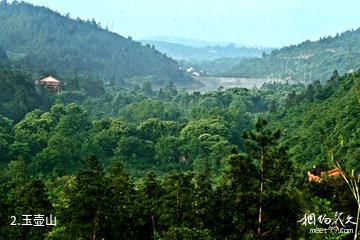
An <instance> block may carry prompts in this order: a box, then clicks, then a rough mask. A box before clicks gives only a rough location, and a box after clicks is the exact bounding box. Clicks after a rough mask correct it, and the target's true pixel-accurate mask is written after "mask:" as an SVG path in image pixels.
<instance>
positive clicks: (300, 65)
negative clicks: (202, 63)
mask: <svg viewBox="0 0 360 240" xmlns="http://www.w3.org/2000/svg"><path fill="white" fill-rule="evenodd" d="M359 40H360V29H357V30H355V31H346V32H344V33H342V34H337V35H336V36H335V37H324V38H321V39H320V40H319V41H309V40H308V41H305V42H303V43H301V44H298V45H293V46H289V47H284V48H281V49H279V50H274V51H272V53H271V54H269V55H264V56H263V58H261V59H247V60H245V61H242V62H241V63H240V64H238V65H237V66H234V67H233V68H232V69H231V70H229V71H226V72H224V73H222V74H221V75H222V76H231V77H274V78H292V79H297V80H301V81H305V82H311V81H314V80H320V81H325V80H326V79H328V78H329V77H330V76H331V73H332V72H333V71H334V70H335V69H337V70H338V72H339V73H340V74H345V73H348V72H349V71H351V70H352V69H355V70H356V69H358V68H359V67H360V41H359Z"/></svg>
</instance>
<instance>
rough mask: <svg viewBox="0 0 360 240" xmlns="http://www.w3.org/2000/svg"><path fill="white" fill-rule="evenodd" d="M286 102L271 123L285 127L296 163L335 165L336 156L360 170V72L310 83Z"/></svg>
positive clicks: (309, 166)
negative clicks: (284, 109) (282, 109)
mask: <svg viewBox="0 0 360 240" xmlns="http://www.w3.org/2000/svg"><path fill="white" fill-rule="evenodd" d="M286 105H287V110H286V111H285V112H279V113H278V114H277V115H274V116H273V119H271V121H270V122H271V123H272V124H273V125H274V126H273V127H274V128H276V127H278V128H281V129H283V133H284V139H285V145H287V146H289V147H290V149H289V152H290V154H291V157H292V159H293V160H294V162H296V163H297V164H298V165H300V166H305V167H307V168H308V169H310V168H311V167H312V166H313V165H319V164H320V165H324V166H327V167H332V166H333V163H332V161H331V156H332V155H333V157H334V159H335V160H339V161H341V164H342V165H343V166H345V167H346V168H347V169H353V168H355V169H357V170H359V169H360V164H359V161H358V159H359V157H360V151H359V149H360V148H359V147H360V122H359V119H360V72H357V73H355V74H354V75H352V74H351V75H345V76H342V77H339V78H336V79H331V80H328V81H327V82H326V84H324V85H320V84H318V83H313V84H310V85H308V87H307V89H306V90H305V91H304V92H303V93H302V94H296V93H291V94H289V96H288V99H287V104H286Z"/></svg>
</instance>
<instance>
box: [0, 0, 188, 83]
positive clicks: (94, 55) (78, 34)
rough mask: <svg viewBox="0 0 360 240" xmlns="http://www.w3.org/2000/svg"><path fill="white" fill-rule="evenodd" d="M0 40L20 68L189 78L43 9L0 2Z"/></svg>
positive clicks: (90, 26)
mask: <svg viewBox="0 0 360 240" xmlns="http://www.w3.org/2000/svg"><path fill="white" fill-rule="evenodd" d="M0 29H1V31H0V43H1V46H2V48H4V49H5V50H6V51H7V53H8V56H9V58H10V59H11V60H13V61H16V62H17V64H20V65H21V67H22V68H27V69H28V70H29V69H31V70H32V71H34V70H35V69H38V70H44V71H55V72H57V73H60V74H68V75H69V74H70V75H71V74H77V75H84V76H88V75H92V76H96V77H98V78H100V79H103V80H109V79H112V80H114V78H115V80H118V81H120V80H123V79H126V78H130V77H134V76H149V75H152V76H154V77H153V79H156V81H157V83H164V82H166V81H169V80H172V81H174V82H176V83H178V84H185V83H186V82H189V81H191V80H190V79H189V78H188V77H187V76H185V75H184V73H183V72H181V71H179V69H178V65H177V63H176V62H175V61H173V60H172V59H170V58H168V57H166V56H165V55H163V54H162V53H160V52H158V51H157V50H155V49H152V48H150V47H146V46H142V45H141V43H139V42H135V41H133V40H132V39H131V38H128V39H127V38H124V37H122V36H120V35H118V34H115V33H112V32H109V31H107V30H104V29H102V28H101V26H100V25H99V24H97V23H96V22H95V21H94V20H92V21H82V20H80V19H77V20H73V19H70V18H69V17H65V16H62V15H60V14H59V13H56V12H53V11H51V10H50V9H47V8H45V7H35V6H33V5H31V4H27V3H23V2H22V3H18V2H13V3H12V4H11V5H5V4H0Z"/></svg>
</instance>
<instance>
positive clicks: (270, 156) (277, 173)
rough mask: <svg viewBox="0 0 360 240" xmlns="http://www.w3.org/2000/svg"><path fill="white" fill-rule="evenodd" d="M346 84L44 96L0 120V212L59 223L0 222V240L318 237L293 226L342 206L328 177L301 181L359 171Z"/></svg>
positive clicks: (341, 192)
mask: <svg viewBox="0 0 360 240" xmlns="http://www.w3.org/2000/svg"><path fill="white" fill-rule="evenodd" d="M359 79H360V74H359V73H356V74H354V75H346V76H343V77H340V76H338V75H337V74H336V73H334V74H333V77H332V78H331V79H329V80H328V81H327V82H326V83H325V84H323V85H321V84H320V82H315V83H313V84H311V85H309V86H306V87H304V86H302V85H298V86H292V85H287V84H267V85H265V86H264V87H263V88H261V89H254V90H246V89H229V90H225V91H217V92H213V93H207V94H204V95H201V94H199V93H193V94H189V93H187V92H182V91H177V89H176V87H175V86H174V85H168V86H167V87H166V88H164V89H161V90H158V91H151V90H149V89H148V88H143V89H136V90H133V91H129V90H126V89H122V88H118V89H117V94H116V95H114V96H112V95H106V97H102V98H93V99H90V100H87V101H85V102H81V101H78V102H79V103H81V105H79V104H76V103H70V104H66V102H67V101H69V102H72V101H71V100H70V99H71V98H70V99H69V98H68V96H66V95H58V96H57V98H58V99H57V102H56V104H54V105H53V106H52V108H51V109H50V110H49V111H41V110H34V111H32V112H30V113H28V114H27V115H26V116H25V117H24V118H23V119H22V120H21V121H20V122H18V123H13V122H11V121H9V120H8V119H6V118H4V117H0V126H1V127H0V153H1V162H0V166H1V167H2V169H3V171H1V174H0V179H1V180H2V181H1V183H0V196H2V197H1V198H0V199H1V201H0V204H1V206H2V207H1V208H0V214H1V216H7V215H9V216H12V215H16V216H18V215H21V214H22V212H23V211H37V212H41V213H44V214H48V213H53V214H56V216H57V218H58V219H60V220H61V221H59V223H58V225H57V226H55V227H53V228H49V227H48V228H28V229H29V231H18V229H22V228H21V227H23V226H19V227H14V226H10V225H9V223H7V222H6V218H5V220H2V221H3V222H4V224H2V225H0V234H1V235H0V236H4V237H5V239H9V238H10V236H11V237H14V236H16V238H17V239H39V236H41V237H40V239H45V238H48V239H59V238H60V239H64V238H65V239H66V238H86V237H87V236H89V235H91V236H97V237H101V238H104V239H168V240H170V239H176V238H180V239H255V238H258V237H259V235H261V238H262V239H269V240H270V239H286V238H288V237H291V238H292V239H324V235H322V234H311V233H309V226H303V225H302V224H300V223H298V221H299V220H300V219H301V218H303V216H304V214H306V213H309V212H313V213H314V214H316V215H320V214H323V213H324V212H326V214H327V216H329V217H331V218H332V216H336V215H335V214H336V212H338V211H342V212H343V213H344V215H345V216H347V215H351V216H352V215H353V213H354V212H355V211H356V205H355V204H354V203H355V202H354V200H353V198H352V195H351V192H350V191H348V190H347V185H346V183H345V182H344V181H343V180H342V178H341V177H340V178H335V179H330V178H329V179H327V178H325V177H324V179H323V181H322V182H321V183H320V184H314V183H308V180H307V179H306V172H307V171H308V170H309V169H310V168H311V166H312V165H321V166H322V167H323V168H324V169H329V168H332V167H333V166H334V163H333V160H338V161H340V164H341V166H342V167H343V170H344V173H345V174H350V172H354V173H357V172H358V171H359V169H360V165H359V162H358V161H357V159H358V158H359V157H360V156H359V151H358V149H359V144H360V143H359V129H360V126H359V122H358V119H359V118H360V102H359V100H360V98H359ZM62 102H65V104H64V103H62ZM75 102H76V101H75ZM94 116H96V118H94ZM264 118H266V119H268V121H267V120H265V119H264ZM264 151H265V152H264ZM351 169H354V170H353V171H351ZM260 174H262V176H263V177H261V178H260V177H259V176H260ZM349 177H351V175H349ZM25 180H26V181H25ZM24 182H26V184H24ZM260 184H262V185H263V191H264V192H262V191H259V186H260ZM8 193H11V194H8ZM35 193H36V194H35ZM260 197H261V199H262V201H261V202H259V198H260ZM259 206H261V207H262V208H263V209H264V212H263V215H262V217H263V219H264V221H263V223H262V224H261V228H260V230H258V227H259V226H258V208H259ZM94 209H95V210H94ZM94 222H98V223H99V225H96V226H95V225H93V223H94ZM345 225H346V227H347V228H349V229H353V228H354V225H353V224H351V223H347V224H345ZM258 231H260V234H259V233H258ZM326 236H330V237H332V238H334V239H348V238H347V237H349V236H351V235H350V234H349V235H348V234H344V235H340V234H339V233H328V234H327V235H326ZM342 236H343V238H342Z"/></svg>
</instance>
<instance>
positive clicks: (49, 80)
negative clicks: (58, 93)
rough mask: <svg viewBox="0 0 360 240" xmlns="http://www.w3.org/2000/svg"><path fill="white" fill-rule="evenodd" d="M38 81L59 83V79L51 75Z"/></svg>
mask: <svg viewBox="0 0 360 240" xmlns="http://www.w3.org/2000/svg"><path fill="white" fill-rule="evenodd" d="M39 82H40V83H60V81H59V80H57V79H55V78H54V77H53V76H48V77H46V78H43V79H41V80H39Z"/></svg>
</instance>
